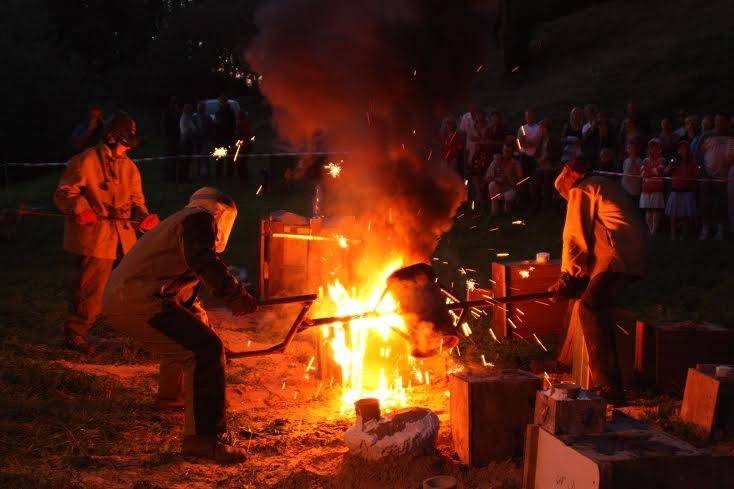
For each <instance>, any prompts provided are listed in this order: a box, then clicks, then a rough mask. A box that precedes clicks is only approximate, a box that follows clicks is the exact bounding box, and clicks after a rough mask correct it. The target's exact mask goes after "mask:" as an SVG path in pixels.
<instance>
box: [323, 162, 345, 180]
mask: <svg viewBox="0 0 734 489" xmlns="http://www.w3.org/2000/svg"><path fill="white" fill-rule="evenodd" d="M324 168H325V169H326V171H327V172H328V173H329V175H330V176H331V177H332V178H338V177H339V175H341V173H342V167H341V165H340V164H339V163H334V162H329V164H328V165H324Z"/></svg>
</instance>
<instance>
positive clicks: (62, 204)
mask: <svg viewBox="0 0 734 489" xmlns="http://www.w3.org/2000/svg"><path fill="white" fill-rule="evenodd" d="M54 202H55V203H56V206H57V207H58V208H59V210H61V212H63V213H66V214H79V213H81V212H83V211H85V210H88V209H91V210H93V211H94V212H95V213H96V214H97V216H98V217H99V218H100V219H99V220H98V221H97V223H96V224H91V225H80V224H77V222H76V219H75V218H74V217H72V216H70V217H69V218H67V219H66V225H65V226H64V249H65V250H66V251H70V252H72V253H76V254H79V255H86V256H93V257H95V258H107V259H115V258H117V249H118V243H119V244H120V247H121V248H122V251H123V253H127V252H128V250H130V248H132V246H133V244H135V241H136V239H137V235H136V228H137V225H134V224H132V223H129V222H125V221H115V220H109V219H104V217H118V218H129V219H134V220H140V219H142V218H143V217H145V216H147V215H148V208H147V207H146V206H145V197H144V196H143V188H142V185H141V182H140V172H139V171H138V167H137V166H136V165H135V163H133V162H132V161H131V160H130V159H129V158H127V157H123V158H117V159H113V157H112V154H111V152H110V150H109V148H107V146H105V145H104V144H99V145H97V146H95V147H93V148H88V149H86V150H84V151H82V152H81V153H79V154H78V155H76V156H74V157H72V158H71V160H69V163H68V165H67V166H66V170H65V171H64V174H63V175H62V176H61V179H60V180H59V184H58V186H57V187H56V193H55V194H54Z"/></svg>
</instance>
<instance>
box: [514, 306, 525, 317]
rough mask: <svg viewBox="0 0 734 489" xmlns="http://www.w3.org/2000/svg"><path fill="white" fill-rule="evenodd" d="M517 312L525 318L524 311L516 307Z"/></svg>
mask: <svg viewBox="0 0 734 489" xmlns="http://www.w3.org/2000/svg"><path fill="white" fill-rule="evenodd" d="M515 310H516V311H517V312H519V313H520V315H521V316H524V315H525V313H524V312H522V309H520V308H519V307H516V308H515Z"/></svg>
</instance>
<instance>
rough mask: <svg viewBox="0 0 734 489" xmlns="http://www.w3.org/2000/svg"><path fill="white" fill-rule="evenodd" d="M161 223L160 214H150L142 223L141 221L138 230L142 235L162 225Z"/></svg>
mask: <svg viewBox="0 0 734 489" xmlns="http://www.w3.org/2000/svg"><path fill="white" fill-rule="evenodd" d="M160 222H161V220H160V219H159V218H158V214H148V215H147V216H145V217H144V218H143V220H142V221H140V226H138V228H139V229H140V232H141V233H146V232H148V231H150V230H151V229H153V228H154V227H156V226H157V225H158V224H160Z"/></svg>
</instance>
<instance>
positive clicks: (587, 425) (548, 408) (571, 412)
mask: <svg viewBox="0 0 734 489" xmlns="http://www.w3.org/2000/svg"><path fill="white" fill-rule="evenodd" d="M606 409H607V403H606V402H605V401H604V399H602V398H601V397H597V396H590V397H582V398H577V399H555V398H554V397H553V396H552V395H551V390H550V389H549V390H547V391H538V393H537V394H536V397H535V417H534V422H535V424H537V425H539V426H540V427H541V428H543V429H544V430H546V431H548V432H549V433H553V434H554V435H586V434H590V433H602V432H603V431H604V424H605V423H606V414H607V411H606Z"/></svg>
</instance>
